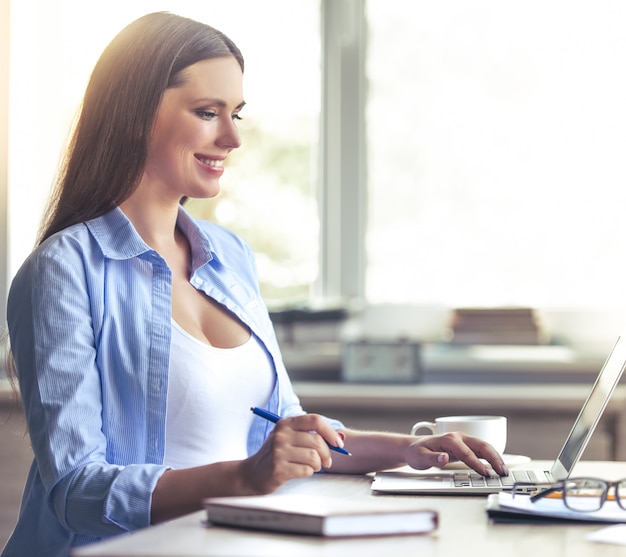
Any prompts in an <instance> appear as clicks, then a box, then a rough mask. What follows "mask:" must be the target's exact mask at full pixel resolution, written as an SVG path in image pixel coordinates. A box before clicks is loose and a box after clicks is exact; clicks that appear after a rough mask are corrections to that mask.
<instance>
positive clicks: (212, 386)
mask: <svg viewBox="0 0 626 557" xmlns="http://www.w3.org/2000/svg"><path fill="white" fill-rule="evenodd" d="M273 386H274V369H273V366H272V363H271V360H270V357H269V356H268V354H267V353H266V351H265V350H264V348H263V346H262V345H261V343H260V342H259V341H258V339H257V338H256V337H255V336H254V335H251V336H250V338H249V339H248V340H247V341H246V342H245V343H244V344H242V345H241V346H238V347H236V348H215V347H214V346H210V345H209V344H206V343H204V342H202V341H200V340H198V339H197V338H195V337H193V336H192V335H190V334H189V333H188V332H186V331H185V330H183V329H182V328H181V327H180V326H179V325H178V324H177V323H175V322H174V321H173V320H172V346H171V351H170V371H169V383H168V392H167V417H166V422H165V464H166V465H167V466H171V467H173V468H189V467H191V466H200V465H203V464H210V463H212V462H223V461H228V460H240V459H243V458H246V457H247V456H248V451H247V441H248V432H249V431H250V425H251V423H252V420H253V419H255V418H254V415H253V414H252V412H250V407H251V406H261V407H262V406H264V405H265V404H267V401H268V400H269V397H270V395H271V393H272V388H273ZM257 419H258V418H257Z"/></svg>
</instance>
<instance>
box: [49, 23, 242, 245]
mask: <svg viewBox="0 0 626 557" xmlns="http://www.w3.org/2000/svg"><path fill="white" fill-rule="evenodd" d="M227 56H232V57H234V58H235V59H236V60H237V62H238V63H239V65H240V67H241V69H242V71H243V65H244V64H243V57H242V55H241V52H240V51H239V49H238V48H237V47H236V46H235V44H234V43H233V42H232V41H231V40H230V39H229V38H228V37H226V35H224V34H223V33H221V32H220V31H218V30H216V29H214V28H213V27H210V26H209V25H206V24H204V23H200V22H197V21H194V20H192V19H188V18H184V17H180V16H177V15H174V14H170V13H166V12H157V13H152V14H148V15H145V16H143V17H141V18H139V19H137V20H135V21H134V22H132V23H131V24H130V25H128V26H127V27H126V28H125V29H123V30H122V31H121V32H120V33H119V34H118V35H117V36H116V37H115V38H114V39H113V40H112V41H111V43H110V44H109V45H108V46H107V47H106V49H105V50H104V52H103V53H102V55H101V57H100V59H99V60H98V62H97V64H96V66H95V68H94V70H93V73H92V75H91V78H90V80H89V84H88V85H87V89H86V92H85V96H84V99H83V104H82V108H81V111H80V115H79V117H78V121H77V123H76V126H75V128H74V131H73V134H72V137H71V140H70V143H69V146H68V149H67V153H66V156H65V158H64V160H63V163H62V166H61V169H60V171H59V175H58V178H57V181H56V183H55V186H54V188H53V191H52V195H51V198H50V201H49V203H48V206H47V208H46V211H45V213H44V218H43V221H42V223H41V227H40V231H39V237H38V243H41V242H43V241H44V240H45V239H46V238H48V237H50V236H51V235H52V234H54V233H55V232H58V231H59V230H62V229H64V228H66V227H68V226H71V225H73V224H76V223H79V222H85V221H87V220H90V219H93V218H96V217H99V216H101V215H103V214H105V213H107V212H108V211H110V210H111V209H113V208H114V207H116V206H118V205H119V204H120V203H122V202H123V201H125V200H126V199H127V198H128V197H129V196H130V194H131V193H132V192H133V191H134V190H135V188H136V187H137V185H138V183H139V179H140V178H141V175H142V173H143V170H144V166H145V163H146V157H147V150H148V141H149V139H150V134H151V130H152V126H153V123H154V119H155V115H156V111H157V108H158V106H159V103H160V102H161V98H162V96H163V92H164V91H165V89H167V88H170V87H176V86H178V85H180V83H181V79H180V78H181V75H180V74H181V71H182V70H184V69H185V68H186V67H188V66H190V65H192V64H195V63H196V62H199V61H201V60H206V59H210V58H220V57H227Z"/></svg>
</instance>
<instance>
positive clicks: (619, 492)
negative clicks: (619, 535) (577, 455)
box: [512, 478, 626, 512]
mask: <svg viewBox="0 0 626 557" xmlns="http://www.w3.org/2000/svg"><path fill="white" fill-rule="evenodd" d="M529 487H536V488H538V489H541V491H539V493H535V494H534V495H531V496H530V500H531V501H532V502H533V503H534V502H536V501H538V500H539V499H543V498H544V497H551V498H553V497H558V498H561V499H563V503H564V504H565V506H566V507H567V508H568V509H570V510H571V511H577V512H594V511H599V510H600V509H601V508H602V506H603V505H604V503H605V502H606V501H607V500H614V501H616V502H617V504H618V505H619V506H620V508H621V509H623V510H625V511H626V478H624V479H622V480H617V481H616V482H608V481H606V480H599V479H597V478H568V479H566V480H561V481H558V482H555V483H553V484H533V483H529V482H515V483H514V484H513V492H512V493H513V497H515V494H516V492H517V493H519V492H520V491H526V492H527V491H528V488H529ZM611 488H613V489H614V494H609V490H610V489H611Z"/></svg>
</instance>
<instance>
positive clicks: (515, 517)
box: [487, 492, 626, 523]
mask: <svg viewBox="0 0 626 557" xmlns="http://www.w3.org/2000/svg"><path fill="white" fill-rule="evenodd" d="M487 514H488V515H489V517H490V518H493V519H494V521H496V522H528V521H537V520H540V521H546V520H548V521H563V520H565V521H576V522H594V523H595V522H606V523H619V522H626V511H625V510H623V509H622V508H620V507H619V505H618V504H617V503H616V502H615V501H607V502H606V503H605V504H604V506H603V507H602V508H601V509H600V510H598V511H594V512H578V511H571V510H570V509H568V508H567V507H566V506H565V504H564V503H563V500H562V499H556V498H555V499H553V498H548V497H544V498H542V499H538V500H537V501H535V502H534V503H533V502H532V501H531V500H530V495H515V497H513V495H512V494H511V493H509V492H502V493H494V494H492V495H490V496H489V497H488V499H487Z"/></svg>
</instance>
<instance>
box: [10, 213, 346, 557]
mask: <svg viewBox="0 0 626 557" xmlns="http://www.w3.org/2000/svg"><path fill="white" fill-rule="evenodd" d="M178 227H179V228H180V230H181V231H182V232H183V233H184V234H185V236H186V237H187V238H188V240H189V243H190V245H191V252H192V253H191V255H192V274H191V279H190V282H191V284H193V286H194V287H196V288H197V289H198V290H201V291H202V292H204V293H205V294H206V295H207V296H210V297H211V298H213V299H215V300H216V301H217V302H219V303H220V304H223V305H224V306H225V307H226V308H228V309H229V310H230V311H231V312H233V313H234V314H235V315H236V316H237V317H238V318H239V319H241V321H242V322H243V323H245V324H246V325H247V326H248V327H249V328H250V330H251V331H252V334H254V335H255V336H256V337H257V338H258V339H259V340H260V341H261V343H262V345H263V346H264V347H265V349H266V350H267V352H268V354H269V356H270V359H271V361H272V362H273V365H274V370H275V376H276V380H275V386H274V390H273V393H272V395H271V397H270V401H269V404H268V408H269V409H270V410H271V411H273V412H276V413H280V414H282V415H284V416H292V415H297V414H301V413H303V410H302V408H301V406H300V403H299V400H298V398H297V397H296V395H295V393H294V392H293V389H292V387H291V383H290V381H289V378H288V376H287V372H286V370H285V367H284V365H283V362H282V359H281V355H280V351H279V347H278V344H277V341H276V337H275V334H274V330H273V327H272V324H271V321H270V319H269V315H268V312H267V309H266V307H265V304H264V303H263V301H262V299H261V296H260V293H259V290H258V283H257V276H256V267H255V263H254V256H253V253H252V251H251V249H250V247H249V246H248V245H247V244H246V243H245V242H244V241H243V240H241V239H240V238H239V237H238V236H236V235H235V234H233V233H231V232H229V231H227V230H225V229H223V228H221V227H219V226H217V225H215V224H211V223H208V222H204V221H195V220H193V219H192V218H191V217H190V216H189V215H188V214H187V213H186V212H185V210H184V209H182V208H180V210H179V216H178ZM171 290H172V277H171V272H170V270H169V268H168V266H167V264H166V262H165V260H164V259H163V258H162V257H161V256H160V255H159V254H158V253H157V252H155V251H154V250H152V249H151V248H150V247H149V246H148V245H147V244H146V243H145V242H144V241H143V240H142V239H141V237H140V236H139V235H138V233H137V232H136V230H135V229H134V227H133V226H132V224H131V223H130V221H129V220H128V219H127V218H126V216H125V215H124V213H123V212H122V211H121V210H120V209H115V210H113V211H111V212H110V213H108V214H106V215H104V216H102V217H100V218H97V219H94V220H92V221H89V222H87V223H84V224H78V225H75V226H72V227H70V228H67V229H66V230H63V231H61V232H59V233H57V234H56V235H54V236H52V237H51V238H49V239H48V240H46V241H45V242H44V243H43V244H42V245H41V246H39V247H38V248H37V249H36V250H35V251H34V252H33V253H32V254H31V255H30V256H29V257H28V259H27V260H26V261H25V262H24V264H23V266H22V267H21V269H20V270H19V271H18V273H17V275H16V277H15V279H14V280H13V283H12V285H11V290H10V294H9V300H8V311H7V314H8V324H9V331H10V336H11V345H12V350H13V354H14V358H15V361H16V365H17V369H18V373H19V384H20V390H21V395H22V399H23V403H24V409H25V412H26V419H27V422H28V427H29V432H30V436H31V441H32V446H33V450H34V454H35V461H34V463H33V466H32V467H31V470H30V473H29V476H28V479H27V484H26V489H25V492H24V497H23V501H22V508H21V513H20V517H19V520H18V524H17V526H16V528H15V531H14V533H13V535H12V537H11V539H10V540H9V542H8V544H7V546H6V547H5V550H4V551H3V553H2V557H9V556H20V557H21V556H24V555H46V556H49V557H57V556H58V557H60V556H62V555H63V556H64V555H67V554H68V553H69V551H70V548H71V547H74V546H78V545H83V544H86V543H89V542H92V541H95V540H98V539H102V538H103V537H107V536H111V535H115V534H119V533H122V532H127V531H130V530H135V529H138V528H142V527H145V526H148V525H149V523H150V505H151V496H152V492H153V490H154V487H155V485H156V483H157V481H158V480H159V478H160V476H161V475H162V474H163V473H164V471H165V470H166V467H165V466H164V465H163V457H164V450H165V413H166V401H167V384H168V366H169V351H170V335H171ZM334 425H335V426H336V427H339V425H340V424H338V423H335V424H334ZM271 427H272V425H271V424H269V423H268V422H266V421H265V420H255V421H254V423H253V426H252V429H251V431H250V434H249V438H248V452H249V454H253V453H254V452H256V451H257V450H258V449H259V447H260V446H261V444H262V443H263V441H264V440H265V438H266V437H267V435H268V433H269V431H270V430H271Z"/></svg>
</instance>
